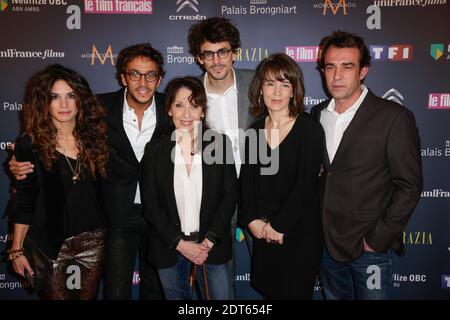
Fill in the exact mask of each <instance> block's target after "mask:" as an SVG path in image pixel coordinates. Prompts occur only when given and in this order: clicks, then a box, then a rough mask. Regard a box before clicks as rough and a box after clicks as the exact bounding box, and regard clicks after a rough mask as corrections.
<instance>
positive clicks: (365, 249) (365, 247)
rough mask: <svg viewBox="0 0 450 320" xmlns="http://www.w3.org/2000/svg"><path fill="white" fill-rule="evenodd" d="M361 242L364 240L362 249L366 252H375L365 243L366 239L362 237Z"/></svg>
mask: <svg viewBox="0 0 450 320" xmlns="http://www.w3.org/2000/svg"><path fill="white" fill-rule="evenodd" d="M363 242H364V251H367V252H375V250H373V249H372V248H371V247H370V246H369V245H368V244H367V242H366V239H363Z"/></svg>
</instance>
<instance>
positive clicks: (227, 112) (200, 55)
mask: <svg viewBox="0 0 450 320" xmlns="http://www.w3.org/2000/svg"><path fill="white" fill-rule="evenodd" d="M188 43H189V52H190V53H191V54H192V55H193V56H194V57H195V58H196V61H197V64H198V65H199V66H200V67H201V68H202V70H203V71H205V73H204V74H203V75H202V76H200V77H199V79H200V80H201V81H202V82H203V84H204V86H205V90H206V94H207V99H208V112H207V115H206V117H207V119H206V120H207V123H208V125H209V126H210V127H211V128H212V129H215V130H217V131H219V132H221V133H224V134H226V135H227V136H228V137H229V138H230V140H231V143H232V145H233V154H234V159H235V163H236V171H237V173H238V176H239V171H240V166H241V162H242V161H241V159H242V158H243V152H244V132H245V130H247V129H248V128H250V126H251V125H252V124H253V122H254V121H255V118H254V117H253V116H252V115H251V114H250V113H249V107H250V105H251V103H250V101H249V99H248V90H249V87H250V82H251V81H252V79H253V76H254V74H255V73H254V71H253V70H246V69H234V68H233V63H234V61H236V59H237V54H238V49H239V48H240V46H241V40H240V35H239V30H238V29H237V28H236V27H235V26H234V25H233V24H232V22H231V21H230V20H229V19H226V18H223V17H212V18H208V19H206V20H202V21H200V22H198V23H196V24H193V25H192V26H191V28H190V29H189V35H188ZM231 224H232V226H231V233H232V238H233V257H232V259H231V260H230V261H229V269H230V274H231V277H230V279H231V283H230V288H231V291H232V292H230V296H231V297H233V298H234V297H235V292H234V290H235V289H234V278H235V273H236V272H235V259H234V256H235V254H234V252H235V250H234V247H235V246H234V243H235V240H234V239H235V235H236V224H237V213H235V214H234V216H233V218H232V220H231ZM245 240H246V242H247V245H248V247H249V250H250V253H251V248H252V241H251V240H252V238H251V235H250V233H249V232H246V233H245Z"/></svg>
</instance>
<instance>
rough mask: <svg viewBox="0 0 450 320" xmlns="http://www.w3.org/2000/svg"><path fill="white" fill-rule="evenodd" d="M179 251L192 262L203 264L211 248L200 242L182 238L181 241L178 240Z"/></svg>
mask: <svg viewBox="0 0 450 320" xmlns="http://www.w3.org/2000/svg"><path fill="white" fill-rule="evenodd" d="M177 251H178V252H179V253H181V254H182V255H183V256H184V257H185V258H186V259H188V260H189V261H191V262H192V263H195V264H197V265H201V264H202V263H203V262H205V261H206V259H207V258H208V251H209V250H207V249H205V248H204V247H203V246H201V245H200V243H195V242H191V241H186V240H180V242H178V246H177Z"/></svg>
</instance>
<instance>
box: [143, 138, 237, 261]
mask: <svg viewBox="0 0 450 320" xmlns="http://www.w3.org/2000/svg"><path fill="white" fill-rule="evenodd" d="M217 137H218V138H217V139H216V140H213V141H212V142H211V141H203V143H202V150H205V148H206V147H207V148H208V150H211V149H210V148H213V146H214V147H215V148H217V150H223V152H225V153H224V154H225V155H227V158H228V161H227V162H225V161H224V162H223V163H222V164H220V163H212V164H207V163H206V162H205V159H204V157H202V173H203V188H202V200H201V209H200V230H199V239H200V241H202V240H203V239H204V238H205V237H207V238H208V239H209V240H211V241H212V242H214V247H213V249H212V250H211V251H210V253H209V256H208V259H207V261H206V262H207V263H211V264H223V263H225V262H227V261H228V260H230V259H231V256H232V239H231V231H230V227H231V217H232V216H233V214H234V211H235V208H236V202H237V198H238V184H237V176H236V169H235V166H234V163H233V153H232V149H231V142H230V141H229V140H228V138H226V136H224V135H220V134H218V135H217ZM225 141H227V143H225ZM212 144H214V145H212ZM174 148H175V141H172V139H171V135H170V134H168V135H166V136H164V137H162V138H161V139H160V141H157V142H155V143H151V144H150V143H149V144H147V147H146V150H145V155H144V157H143V159H142V178H141V182H140V188H141V197H142V203H143V206H144V217H145V219H147V220H148V222H149V223H150V228H151V232H150V235H149V250H148V258H149V261H150V262H151V263H152V264H153V265H154V266H155V267H156V268H168V267H171V266H173V265H175V263H176V262H177V259H178V255H179V254H178V252H177V251H176V250H175V249H176V247H177V245H178V242H179V241H180V239H181V237H182V235H183V233H182V231H181V226H180V219H179V216H178V210H177V205H176V200H175V193H174V188H173V179H174V163H173V161H172V158H171V154H172V150H174ZM153 231H154V232H153Z"/></svg>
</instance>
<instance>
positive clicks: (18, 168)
mask: <svg viewBox="0 0 450 320" xmlns="http://www.w3.org/2000/svg"><path fill="white" fill-rule="evenodd" d="M12 148H14V147H12ZM8 164H9V170H10V171H11V173H12V174H13V175H14V177H15V178H16V180H23V179H25V178H26V177H27V174H29V173H32V172H33V168H34V165H33V164H32V163H31V162H28V161H27V162H17V161H16V157H15V156H12V158H11V160H9V162H8Z"/></svg>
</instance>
